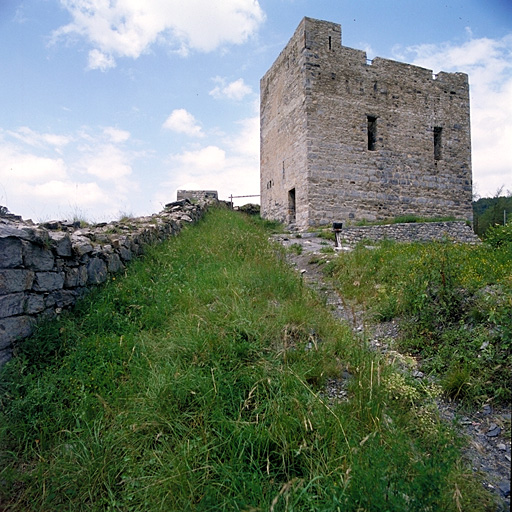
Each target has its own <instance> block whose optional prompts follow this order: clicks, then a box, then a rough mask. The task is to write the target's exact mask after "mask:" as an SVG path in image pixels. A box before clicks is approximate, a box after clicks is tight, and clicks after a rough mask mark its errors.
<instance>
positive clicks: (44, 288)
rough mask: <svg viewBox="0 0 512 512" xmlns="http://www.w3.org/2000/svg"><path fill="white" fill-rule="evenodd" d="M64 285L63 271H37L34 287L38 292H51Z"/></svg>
mask: <svg viewBox="0 0 512 512" xmlns="http://www.w3.org/2000/svg"><path fill="white" fill-rule="evenodd" d="M63 286H64V274H63V273H62V272H36V278H35V280H34V285H33V287H32V288H33V289H34V290H35V291H36V292H51V291H53V290H59V289H60V288H62V287H63Z"/></svg>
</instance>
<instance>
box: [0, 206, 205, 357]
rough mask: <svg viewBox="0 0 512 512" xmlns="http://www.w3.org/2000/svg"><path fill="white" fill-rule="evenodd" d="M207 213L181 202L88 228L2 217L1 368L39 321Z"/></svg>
mask: <svg viewBox="0 0 512 512" xmlns="http://www.w3.org/2000/svg"><path fill="white" fill-rule="evenodd" d="M206 208H207V202H204V201H200V202H198V203H197V204H191V203H190V201H188V200H181V201H177V202H174V203H170V204H168V205H166V207H165V208H164V210H163V211H162V212H160V213H158V214H155V215H152V216H150V217H139V218H134V219H129V220H126V221H123V222H112V223H102V224H96V225H94V226H91V227H86V228H81V227H80V224H79V223H74V222H66V221H64V222H59V221H55V222H53V221H52V222H46V223H44V224H34V223H32V222H31V221H23V220H22V219H21V217H18V216H15V215H12V214H4V215H0V365H1V364H3V363H5V362H6V361H7V360H9V359H10V358H11V355H12V350H13V346H14V344H15V343H16V342H19V341H21V340H22V339H23V338H26V337H27V336H30V334H31V333H32V332H33V329H34V325H35V324H36V322H37V321H38V320H39V319H41V318H43V317H48V316H54V315H56V314H58V313H60V312H61V311H62V309H64V308H69V307H71V306H72V305H73V304H75V302H76V301H77V299H78V298H80V297H81V296H83V295H84V293H86V292H87V290H88V289H89V288H90V287H92V286H95V285H99V284H101V283H103V282H105V281H106V280H107V279H108V277H109V275H111V274H114V273H116V272H119V271H121V270H123V269H124V268H125V265H126V264H127V263H128V262H129V261H130V260H132V259H133V258H135V257H137V256H139V255H140V254H142V252H143V251H144V246H146V245H148V244H153V243H155V242H159V241H162V240H164V239H166V238H168V237H171V236H174V235H177V234H178V233H179V232H180V231H181V229H182V226H183V225H185V224H187V223H191V222H195V221H197V220H198V219H199V218H201V217H202V216H203V214H204V212H205V211H206Z"/></svg>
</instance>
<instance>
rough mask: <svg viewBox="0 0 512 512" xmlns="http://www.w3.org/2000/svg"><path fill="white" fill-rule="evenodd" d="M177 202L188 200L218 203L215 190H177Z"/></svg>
mask: <svg viewBox="0 0 512 512" xmlns="http://www.w3.org/2000/svg"><path fill="white" fill-rule="evenodd" d="M177 197H178V201H181V200H183V199H188V200H189V201H218V200H219V194H218V193H217V191H216V190H178V192H177Z"/></svg>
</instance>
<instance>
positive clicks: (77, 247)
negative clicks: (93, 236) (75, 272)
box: [71, 235, 93, 257]
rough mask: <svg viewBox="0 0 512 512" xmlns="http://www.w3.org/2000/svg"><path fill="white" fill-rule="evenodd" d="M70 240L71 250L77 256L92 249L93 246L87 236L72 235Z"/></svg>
mask: <svg viewBox="0 0 512 512" xmlns="http://www.w3.org/2000/svg"><path fill="white" fill-rule="evenodd" d="M71 242H72V247H73V251H74V253H75V254H76V255H77V256H78V257H81V256H83V255H84V254H88V253H90V252H92V250H93V246H92V244H91V242H90V240H89V239H88V238H85V237H81V236H75V235H72V236H71Z"/></svg>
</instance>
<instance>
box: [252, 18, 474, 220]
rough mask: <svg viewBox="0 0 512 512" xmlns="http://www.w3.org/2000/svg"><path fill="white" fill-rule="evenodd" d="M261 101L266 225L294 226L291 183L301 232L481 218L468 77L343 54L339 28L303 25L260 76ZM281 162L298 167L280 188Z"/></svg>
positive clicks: (358, 53)
mask: <svg viewBox="0 0 512 512" xmlns="http://www.w3.org/2000/svg"><path fill="white" fill-rule="evenodd" d="M261 101H262V117H261V127H262V130H261V155H262V159H261V176H262V192H261V194H262V213H263V215H264V216H265V217H267V218H276V219H279V220H286V221H288V220H289V219H288V218H286V208H287V202H286V199H287V197H286V193H287V192H288V191H289V190H290V187H291V186H292V185H293V186H294V187H295V192H296V208H297V219H296V221H297V226H298V227H300V228H303V229H305V228H307V227H308V226H313V225H322V224H329V223H331V222H333V221H357V220H362V219H366V220H370V221H371V220H380V219H385V218H390V217H396V216H399V215H404V214H415V215H419V216H425V217H434V216H454V217H456V218H462V219H471V218H472V208H471V200H472V183H471V140H470V125H469V87H468V79H467V75H465V74H463V73H443V72H442V73H439V75H437V77H433V75H432V71H430V70H428V69H424V68H420V67H417V66H412V65H409V64H404V63H400V62H395V61H392V60H388V59H382V58H376V59H374V60H373V62H372V63H369V62H368V61H367V60H366V54H365V52H363V51H360V50H354V49H352V48H347V47H343V46H342V45H341V28H340V26H339V25H337V24H333V23H330V22H325V21H319V20H312V19H309V18H304V19H303V20H302V22H301V24H300V25H299V27H298V29H297V31H296V32H295V34H294V36H293V38H292V39H291V41H290V43H289V44H288V45H287V47H286V48H285V49H284V50H283V52H282V53H281V55H280V56H279V58H278V59H277V61H276V63H275V64H274V65H273V66H272V68H271V69H270V70H269V72H268V73H267V74H266V75H265V77H264V78H263V80H262V100H261ZM370 139H372V140H371V141H370ZM281 155H283V157H282V158H281V160H282V161H284V162H285V163H286V162H287V161H289V162H290V163H291V164H292V166H293V167H292V168H291V169H290V170H289V172H288V174H287V175H286V176H285V179H284V180H282V181H281V182H279V186H276V182H278V181H279V180H278V177H279V173H278V172H277V171H278V170H279V165H278V164H279V160H280V157H281ZM286 168H287V166H286V165H285V171H286ZM285 174H286V173H285ZM272 180H273V181H272ZM292 181H293V183H292ZM269 182H270V183H271V187H270V189H269V188H266V187H268V183H269ZM269 190H271V192H270V193H269Z"/></svg>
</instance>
